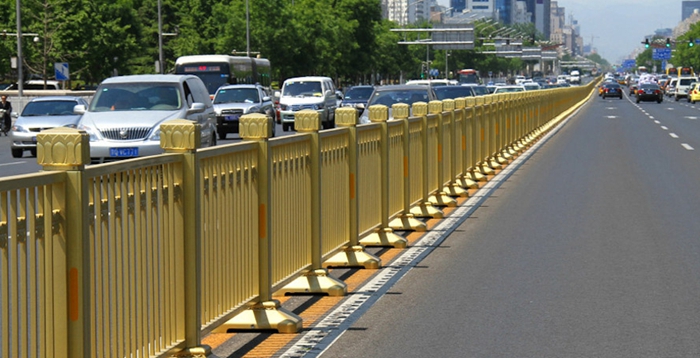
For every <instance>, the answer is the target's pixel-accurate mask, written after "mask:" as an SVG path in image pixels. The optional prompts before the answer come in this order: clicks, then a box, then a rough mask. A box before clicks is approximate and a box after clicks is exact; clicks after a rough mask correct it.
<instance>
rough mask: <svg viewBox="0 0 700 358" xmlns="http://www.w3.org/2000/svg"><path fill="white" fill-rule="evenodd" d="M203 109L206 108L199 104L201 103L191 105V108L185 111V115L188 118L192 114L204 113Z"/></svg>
mask: <svg viewBox="0 0 700 358" xmlns="http://www.w3.org/2000/svg"><path fill="white" fill-rule="evenodd" d="M205 108H206V107H205V106H204V103H201V102H195V103H192V107H190V108H189V109H188V110H187V115H188V116H189V115H190V114H194V113H202V112H204V109H205Z"/></svg>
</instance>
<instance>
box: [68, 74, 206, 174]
mask: <svg viewBox="0 0 700 358" xmlns="http://www.w3.org/2000/svg"><path fill="white" fill-rule="evenodd" d="M73 112H74V113H75V114H79V115H82V117H81V119H80V122H79V123H78V126H77V127H78V129H82V130H84V131H86V132H87V133H88V134H89V135H90V158H91V159H92V162H93V163H102V162H105V161H112V160H118V159H124V158H134V157H142V156H147V155H155V154H160V153H162V152H163V149H162V148H161V147H160V125H161V123H163V122H165V121H167V120H170V119H188V120H191V121H192V122H194V123H198V124H200V125H201V128H202V131H201V136H202V139H201V140H202V142H201V143H202V147H207V146H212V145H215V144H216V139H217V135H216V117H215V113H214V106H213V105H212V102H211V99H210V98H209V91H208V90H207V88H206V87H205V86H204V83H203V82H202V80H201V79H199V77H197V76H193V75H133V76H118V77H112V78H108V79H106V80H104V81H103V82H102V83H101V84H100V86H99V87H98V88H97V90H96V91H95V97H93V98H92V101H90V106H89V107H86V106H84V105H77V106H75V108H74V109H73Z"/></svg>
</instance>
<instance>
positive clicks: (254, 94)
mask: <svg viewBox="0 0 700 358" xmlns="http://www.w3.org/2000/svg"><path fill="white" fill-rule="evenodd" d="M258 102H260V96H259V95H258V90H257V89H255V88H222V89H220V90H219V92H217V93H216V97H214V104H219V103H258Z"/></svg>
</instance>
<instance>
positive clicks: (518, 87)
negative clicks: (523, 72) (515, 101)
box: [493, 85, 525, 94]
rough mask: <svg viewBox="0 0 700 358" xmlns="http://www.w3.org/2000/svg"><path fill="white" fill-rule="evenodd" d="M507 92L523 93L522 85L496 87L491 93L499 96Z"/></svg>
mask: <svg viewBox="0 0 700 358" xmlns="http://www.w3.org/2000/svg"><path fill="white" fill-rule="evenodd" d="M508 92H525V87H524V86H523V85H508V86H498V87H496V90H495V91H494V92H493V93H494V94H499V93H508Z"/></svg>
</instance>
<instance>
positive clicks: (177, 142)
mask: <svg viewBox="0 0 700 358" xmlns="http://www.w3.org/2000/svg"><path fill="white" fill-rule="evenodd" d="M201 133H202V126H201V125H200V124H198V123H195V122H193V121H190V120H187V119H173V120H170V121H165V122H163V124H161V125H160V147H161V148H163V150H165V151H166V152H171V153H182V152H187V151H193V150H196V149H197V148H201V147H202V135H201Z"/></svg>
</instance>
